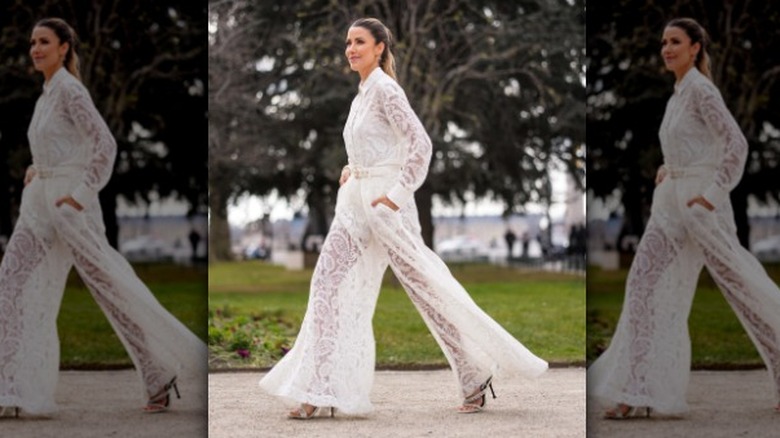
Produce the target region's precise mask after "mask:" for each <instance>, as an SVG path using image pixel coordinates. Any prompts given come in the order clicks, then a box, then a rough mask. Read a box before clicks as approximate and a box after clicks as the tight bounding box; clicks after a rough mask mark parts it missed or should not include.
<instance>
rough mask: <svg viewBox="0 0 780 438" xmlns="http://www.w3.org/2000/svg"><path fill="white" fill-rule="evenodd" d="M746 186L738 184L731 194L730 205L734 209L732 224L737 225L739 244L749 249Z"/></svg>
mask: <svg viewBox="0 0 780 438" xmlns="http://www.w3.org/2000/svg"><path fill="white" fill-rule="evenodd" d="M745 187H746V184H739V185H737V187H735V188H734V190H733V191H732V192H731V205H732V207H733V208H734V222H735V223H736V225H737V237H738V238H739V243H741V244H742V246H744V247H745V248H747V249H748V250H749V249H750V222H749V221H748V215H747V210H748V202H747V201H748V193H747V191H746V190H745Z"/></svg>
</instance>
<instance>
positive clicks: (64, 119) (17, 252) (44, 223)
mask: <svg viewBox="0 0 780 438" xmlns="http://www.w3.org/2000/svg"><path fill="white" fill-rule="evenodd" d="M28 137H29V140H30V147H31V151H32V157H33V168H34V169H35V171H36V173H37V176H35V177H34V178H33V179H32V181H31V182H30V183H29V184H28V185H27V186H26V187H25V189H24V191H23V193H22V203H21V212H20V215H19V220H18V221H17V223H16V226H15V228H14V231H13V234H12V235H11V239H10V241H9V243H8V247H7V250H6V253H5V255H4V256H3V260H2V264H0V406H16V407H20V408H21V409H22V411H24V412H28V413H31V414H48V413H52V412H54V411H55V410H56V403H55V400H54V393H55V389H56V385H57V377H58V371H59V360H60V354H59V353H60V352H59V339H58V337H57V313H58V311H59V306H60V302H61V300H62V294H63V291H64V289H65V281H66V279H67V275H68V272H69V271H70V269H71V267H72V266H75V267H76V270H77V271H78V273H79V275H80V276H81V278H82V279H83V280H84V283H86V285H87V286H88V288H89V290H90V292H91V294H92V296H93V297H94V299H95V301H97V303H98V305H99V306H100V308H101V309H102V310H103V312H104V313H105V315H106V317H107V318H108V320H109V321H110V323H111V326H112V327H113V328H114V330H115V331H116V333H117V335H118V336H119V339H120V340H121V341H122V343H123V344H124V346H125V348H126V349H127V352H128V354H129V355H130V357H131V359H132V361H133V364H134V365H135V368H136V370H137V371H138V374H139V377H140V378H141V380H142V383H143V388H144V389H145V391H144V399H146V398H148V397H151V396H152V395H155V394H157V393H158V392H160V391H161V390H162V388H163V386H164V385H165V384H166V383H167V382H169V381H170V380H171V379H172V378H173V376H174V375H177V374H179V380H180V381H181V380H182V376H181V374H180V373H181V372H189V371H192V373H189V374H188V375H190V376H192V378H200V379H205V366H206V363H207V350H206V346H205V344H204V343H203V342H202V341H201V340H200V339H198V338H197V337H196V336H195V335H194V334H193V333H192V332H190V331H189V330H188V329H187V328H186V327H185V326H184V325H183V324H181V323H180V322H179V321H178V320H177V319H176V318H174V317H173V316H172V315H171V314H170V313H168V312H167V311H166V310H165V309H164V308H163V307H162V306H161V305H160V304H159V302H158V301H157V300H156V299H155V297H154V296H153V295H152V294H151V292H150V291H149V289H148V288H147V287H146V286H145V285H144V284H143V283H142V282H141V281H140V280H139V279H138V277H137V276H136V275H135V273H134V272H133V270H132V268H131V266H130V265H129V264H128V263H127V261H126V260H125V259H124V258H123V257H122V256H121V255H120V254H119V253H117V252H116V251H115V250H114V249H113V248H111V246H109V244H108V241H107V239H106V237H105V228H104V225H103V222H102V215H101V211H100V204H99V202H98V191H99V190H100V189H101V188H102V187H103V186H104V185H105V184H106V182H107V181H108V179H109V178H110V176H111V171H112V168H113V164H114V158H115V155H116V143H115V140H114V138H113V136H112V135H111V132H110V131H109V130H108V127H107V126H106V124H105V122H104V121H103V119H102V118H101V116H100V114H98V112H97V110H96V109H95V106H94V104H93V103H92V100H91V98H90V96H89V93H88V91H87V90H86V88H85V87H84V85H82V84H81V82H79V81H78V80H77V79H76V78H75V77H73V76H72V75H71V74H70V73H69V72H68V71H67V70H66V69H64V68H60V69H59V70H58V71H57V72H56V73H55V74H54V75H53V76H52V77H51V78H50V80H49V82H48V83H47V84H46V85H44V89H43V94H42V95H41V96H40V98H39V99H38V102H37V103H36V106H35V112H34V114H33V118H32V121H31V123H30V128H29V131H28ZM67 195H71V196H72V197H73V198H74V199H75V200H76V201H77V202H78V203H79V204H80V205H81V206H83V207H84V209H83V210H82V211H77V210H76V209H75V208H73V207H71V206H70V205H68V204H63V205H61V206H60V207H55V201H56V200H57V199H59V198H61V197H63V196H67ZM198 375H199V377H197V376H198ZM106 389H107V390H110V389H111V388H106ZM84 396H85V397H89V395H86V394H85V395H84Z"/></svg>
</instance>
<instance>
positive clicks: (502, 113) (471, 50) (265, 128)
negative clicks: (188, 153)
mask: <svg viewBox="0 0 780 438" xmlns="http://www.w3.org/2000/svg"><path fill="white" fill-rule="evenodd" d="M583 12H584V5H583V3H582V2H576V3H574V4H571V3H569V2H563V1H561V2H555V1H553V2H547V1H525V2H511V3H507V2H495V1H478V2H467V1H450V2H444V1H431V2H419V1H413V0H409V1H395V2H390V1H384V2H368V1H361V2H346V1H320V0H307V1H302V2H296V3H295V4H288V3H287V2H278V3H276V4H270V3H269V2H265V3H263V4H262V5H253V4H250V3H247V2H243V1H232V2H231V1H213V2H211V4H210V13H211V14H212V15H211V19H212V20H213V21H212V22H213V23H214V25H213V26H212V30H213V33H212V36H211V40H210V45H211V51H210V60H211V63H210V69H211V70H212V73H211V74H212V76H211V77H216V80H215V81H214V82H213V87H212V91H213V92H214V93H215V94H214V97H211V96H210V99H211V106H210V108H211V112H212V116H213V120H210V126H211V128H212V131H215V132H219V133H218V134H217V133H215V134H212V141H211V142H210V154H211V157H212V161H211V163H212V172H214V163H215V162H219V163H220V164H219V165H220V166H222V165H224V166H225V167H224V168H225V169H226V172H232V174H233V175H234V177H233V179H232V181H233V183H232V186H230V187H225V190H226V192H227V193H228V194H227V196H220V199H225V200H227V199H229V198H230V197H231V196H235V195H237V194H239V193H242V192H250V193H253V194H260V195H262V194H264V193H268V192H269V191H270V190H277V191H278V192H279V193H280V194H282V195H283V196H291V195H293V194H296V193H298V192H299V190H303V192H304V193H305V194H306V201H307V206H308V208H309V216H310V218H315V220H313V221H311V222H310V225H312V228H313V229H316V232H319V233H321V234H324V233H325V231H326V229H327V222H328V218H329V216H330V214H331V211H332V205H333V203H334V202H335V193H336V191H337V189H338V185H337V184H338V183H337V180H338V174H339V172H340V170H341V167H342V166H343V165H344V164H345V163H346V157H345V155H344V151H343V143H342V139H341V128H342V126H343V124H344V121H345V120H346V116H347V112H348V109H349V101H350V100H351V98H352V97H353V96H354V94H355V92H356V84H357V77H356V75H355V74H354V73H350V72H349V69H348V65H347V63H346V60H345V59H344V54H343V45H342V41H343V39H344V35H345V33H346V29H347V28H348V27H349V25H350V23H351V22H352V21H354V19H356V18H358V17H361V16H376V17H379V18H380V19H382V20H383V22H385V23H386V24H387V25H388V27H389V28H390V29H391V31H392V33H393V34H394V35H395V39H396V41H397V43H396V45H395V47H394V48H393V50H394V52H395V54H396V58H397V60H398V61H399V62H398V65H397V74H398V80H399V83H400V84H401V85H402V87H403V88H404V89H405V91H406V94H407V96H408V97H409V100H410V102H411V105H412V107H413V108H414V109H415V111H416V112H417V114H418V115H419V117H420V119H421V120H422V122H423V124H424V125H425V127H426V129H427V131H428V133H429V135H430V136H431V138H432V140H433V142H434V149H435V151H436V153H435V156H434V158H433V160H432V165H431V172H430V174H429V178H428V180H427V182H426V184H424V185H423V187H422V188H421V189H420V190H418V192H417V193H416V195H415V197H416V200H417V202H418V206H419V210H420V214H421V223H422V225H423V230H424V233H423V234H424V237H426V240H427V242H428V243H429V244H431V241H432V235H433V229H432V220H431V217H430V210H431V203H432V202H431V199H432V196H433V195H440V196H443V197H444V199H447V200H451V201H453V200H456V199H464V196H465V194H466V193H467V192H472V193H475V194H476V195H477V196H490V197H493V198H496V199H499V200H502V201H503V202H504V203H505V205H506V211H507V212H512V211H522V208H523V205H524V204H525V203H527V202H530V201H540V200H544V199H549V196H550V194H549V190H548V187H549V183H548V182H545V181H547V179H548V178H549V176H548V170H549V169H548V166H550V165H551V163H553V162H556V161H557V162H561V163H564V165H565V166H566V168H567V170H569V171H570V172H572V173H573V174H575V175H576V180H577V181H578V182H579V183H580V184H583V180H584V165H583V158H584V108H583V104H582V101H583V99H584V86H583V84H582V72H583V68H582V60H583V59H584V58H583V57H584V47H583V44H582V43H583V37H584V27H583V24H584V23H583V19H582V14H583ZM553 28H554V29H555V30H556V31H555V33H552V32H551V31H550V29H553ZM252 29H254V30H252ZM250 35H251V36H250ZM244 38H246V39H244ZM247 40H248V41H251V42H254V44H250V43H247ZM231 41H235V42H236V44H237V45H238V46H239V47H240V49H238V52H240V53H241V54H240V55H238V56H239V57H243V56H245V57H243V58H236V55H237V51H236V50H232V49H233V48H235V47H236V44H233V43H232V42H231ZM225 48H231V50H226V49H225ZM228 65H230V66H233V67H234V68H232V69H229V72H227V71H226V70H227V69H226V66H228ZM216 69H220V70H219V71H220V73H216V71H217V70H216ZM237 71H240V72H237ZM223 75H224V76H223ZM227 78H229V79H227ZM211 84H212V83H211V82H210V86H211ZM247 84H251V85H254V87H252V86H248V85H247ZM222 105H227V106H229V107H230V108H221V106H222ZM237 105H238V106H241V108H242V109H241V110H239V111H236V108H237ZM215 112H220V113H222V112H224V113H225V114H224V115H225V117H224V118H222V116H217V115H216V114H215ZM227 113H230V114H229V115H227ZM218 119H219V120H218ZM211 179H212V180H216V179H217V175H212V178H211ZM213 189H214V186H212V190H213ZM212 208H215V209H216V211H222V207H220V206H214V205H212ZM213 211H214V210H213ZM212 223H213V222H212ZM212 230H213V228H212ZM216 234H221V233H215V235H216ZM214 244H216V242H214Z"/></svg>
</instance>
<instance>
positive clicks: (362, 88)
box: [358, 67, 385, 94]
mask: <svg viewBox="0 0 780 438" xmlns="http://www.w3.org/2000/svg"><path fill="white" fill-rule="evenodd" d="M384 75H385V72H384V71H382V69H381V68H380V67H377V68H375V69H374V71H372V72H371V73H370V74H369V75H368V77H367V78H366V80H365V81H363V82H361V83H360V85H359V86H358V92H359V93H360V94H363V93H365V92H367V91H368V90H369V89H370V88H371V87H372V86H373V85H374V84H376V83H377V82H378V81H379V79H380V78H381V77H382V76H384Z"/></svg>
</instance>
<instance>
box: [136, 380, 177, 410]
mask: <svg viewBox="0 0 780 438" xmlns="http://www.w3.org/2000/svg"><path fill="white" fill-rule="evenodd" d="M171 388H173V390H174V391H176V398H177V399H181V395H180V394H179V387H178V385H176V376H174V377H173V379H171V381H170V382H168V383H166V384H165V385H164V386H163V389H162V390H160V392H158V393H157V394H155V395H153V396H152V397H151V398H149V401H148V402H146V406H144V412H146V413H149V414H156V413H158V412H165V411H167V410H168V408H170V406H171Z"/></svg>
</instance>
